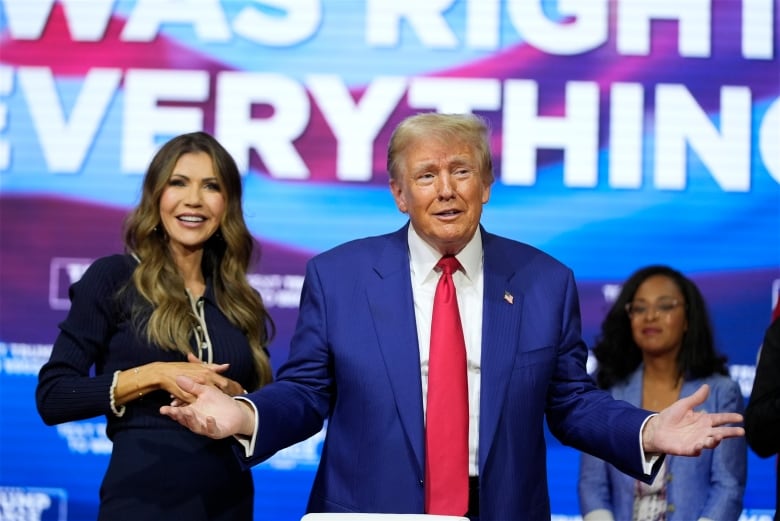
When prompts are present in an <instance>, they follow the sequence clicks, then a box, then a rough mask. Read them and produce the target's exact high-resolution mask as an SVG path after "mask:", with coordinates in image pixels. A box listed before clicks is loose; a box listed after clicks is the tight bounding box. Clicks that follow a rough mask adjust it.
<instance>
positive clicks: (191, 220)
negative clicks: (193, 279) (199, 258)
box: [160, 152, 227, 257]
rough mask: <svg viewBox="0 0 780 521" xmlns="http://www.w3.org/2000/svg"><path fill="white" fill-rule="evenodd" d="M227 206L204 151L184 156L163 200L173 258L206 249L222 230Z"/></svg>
mask: <svg viewBox="0 0 780 521" xmlns="http://www.w3.org/2000/svg"><path fill="white" fill-rule="evenodd" d="M226 207H227V203H226V201H225V195H224V193H223V188H222V185H221V183H220V181H219V178H218V177H217V174H216V173H215V172H214V167H213V165H212V161H211V157H209V155H208V154H206V153H205V152H190V153H186V154H183V155H182V156H181V157H180V158H179V160H178V161H177V162H176V165H175V166H174V168H173V172H172V173H171V177H170V178H169V179H168V183H167V185H166V186H165V188H164V189H163V192H162V195H161V197H160V219H161V221H162V224H163V226H164V227H165V232H166V233H167V234H168V237H169V243H168V244H169V247H170V248H171V252H172V254H173V255H174V257H182V256H186V255H189V254H191V253H193V252H198V251H199V250H202V249H203V245H204V244H205V243H206V241H207V240H208V239H209V238H210V237H211V236H212V235H213V234H214V232H216V231H217V229H219V226H220V224H221V223H222V218H223V217H224V215H225V210H226Z"/></svg>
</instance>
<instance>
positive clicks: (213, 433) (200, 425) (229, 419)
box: [160, 376, 255, 439]
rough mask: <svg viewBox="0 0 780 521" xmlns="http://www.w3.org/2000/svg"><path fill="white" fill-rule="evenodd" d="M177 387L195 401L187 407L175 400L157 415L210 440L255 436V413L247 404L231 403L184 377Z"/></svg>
mask: <svg viewBox="0 0 780 521" xmlns="http://www.w3.org/2000/svg"><path fill="white" fill-rule="evenodd" d="M176 384H177V385H178V386H179V387H181V389H182V390H183V391H184V392H185V393H188V394H189V395H191V396H193V397H194V398H193V399H192V400H191V401H190V402H189V403H184V402H182V401H181V400H177V399H176V400H174V401H173V403H172V404H171V405H164V406H162V407H160V414H163V415H165V416H168V417H169V418H172V419H174V420H176V421H177V422H179V423H180V424H182V425H184V426H185V427H187V428H188V429H190V430H191V431H192V432H194V433H196V434H202V435H204V436H208V437H209V438H214V439H221V438H227V437H228V436H233V435H236V434H238V435H244V436H251V435H252V434H253V433H254V429H255V416H254V415H255V413H254V410H253V409H252V406H251V405H249V404H248V403H245V402H244V401H243V400H234V399H233V398H231V397H230V396H228V395H227V394H225V393H223V392H222V391H220V390H219V389H217V388H215V387H212V386H209V385H202V384H199V383H197V382H195V381H194V380H192V379H191V378H189V377H187V376H177V377H176Z"/></svg>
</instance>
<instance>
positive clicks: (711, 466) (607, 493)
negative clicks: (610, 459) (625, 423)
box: [578, 365, 747, 521]
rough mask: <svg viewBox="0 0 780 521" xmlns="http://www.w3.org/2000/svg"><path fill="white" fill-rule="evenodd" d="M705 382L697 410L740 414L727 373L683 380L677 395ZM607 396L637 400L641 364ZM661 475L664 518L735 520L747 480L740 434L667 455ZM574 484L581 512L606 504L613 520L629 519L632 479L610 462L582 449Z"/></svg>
mask: <svg viewBox="0 0 780 521" xmlns="http://www.w3.org/2000/svg"><path fill="white" fill-rule="evenodd" d="M705 383H706V384H709V386H710V395H709V397H708V398H707V400H706V401H705V402H704V403H703V404H702V405H701V406H700V407H698V408H697V409H696V410H704V411H707V412H738V413H740V414H741V413H743V411H744V400H743V398H742V392H741V391H740V388H739V385H737V383H736V382H734V381H733V380H732V379H731V378H729V377H727V376H723V375H712V376H709V377H707V378H702V379H699V380H691V381H685V382H683V386H682V390H681V391H680V397H685V396H690V395H691V394H693V393H694V392H695V391H696V389H698V388H699V387H700V386H701V385H702V384H705ZM612 395H613V396H614V397H615V398H617V399H619V400H625V401H627V402H629V403H632V404H634V405H639V404H640V403H641V401H642V366H641V365H640V367H639V368H638V369H637V370H636V371H634V373H632V374H631V376H630V377H629V379H628V380H627V382H626V383H625V384H621V385H617V386H614V387H613V388H612ZM666 479H667V482H668V483H667V496H666V497H667V502H668V505H669V507H668V517H667V521H694V520H696V519H700V518H707V519H714V520H716V521H729V520H733V521H736V520H738V519H739V517H740V515H741V514H742V499H743V494H744V492H745V480H746V479H747V445H746V442H745V438H744V437H738V438H730V439H728V440H724V441H722V442H721V444H720V445H719V446H718V447H717V448H715V449H714V450H704V452H702V454H701V456H699V457H680V456H668V457H667V476H666ZM578 489H579V501H580V511H581V512H582V514H583V515H585V514H587V513H588V512H591V511H593V510H598V509H606V510H609V511H611V512H612V513H613V516H614V518H615V521H622V520H630V519H631V516H632V513H633V504H634V491H635V481H634V478H632V477H631V476H627V475H625V474H623V473H622V472H620V471H619V470H618V469H616V468H615V467H613V466H612V465H609V464H608V463H605V462H604V461H602V460H600V459H598V458H594V457H593V456H589V455H587V454H583V455H582V456H581V459H580V477H579V484H578Z"/></svg>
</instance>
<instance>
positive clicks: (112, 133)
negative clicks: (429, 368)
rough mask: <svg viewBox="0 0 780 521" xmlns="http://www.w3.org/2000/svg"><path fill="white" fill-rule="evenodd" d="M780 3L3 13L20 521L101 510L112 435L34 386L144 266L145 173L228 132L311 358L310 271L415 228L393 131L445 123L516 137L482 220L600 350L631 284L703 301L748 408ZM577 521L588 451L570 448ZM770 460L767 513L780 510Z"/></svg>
mask: <svg viewBox="0 0 780 521" xmlns="http://www.w3.org/2000/svg"><path fill="white" fill-rule="evenodd" d="M778 10H779V9H778V1H777V0H695V1H694V0H685V1H679V0H678V1H661V2H659V1H657V0H621V1H614V0H613V1H608V0H589V1H587V2H585V1H566V0H560V1H557V2H556V1H543V0H504V1H500V0H436V1H433V0H423V1H419V0H417V1H414V0H363V1H361V0H256V1H250V0H241V1H239V0H235V1H232V0H223V1H221V2H220V1H217V0H189V1H185V0H178V1H174V0H136V1H127V0H69V1H61V2H54V1H52V0H0V189H1V192H0V269H2V276H0V520H7V519H14V520H19V519H25V520H27V519H46V520H64V519H69V520H88V519H94V516H95V512H96V504H97V501H98V487H99V484H100V479H101V476H102V473H103V471H104V469H105V467H106V464H107V461H108V455H109V453H110V451H111V443H110V441H109V440H108V439H107V438H106V437H105V432H104V430H105V419H104V418H93V419H90V420H86V421H81V422H74V423H68V424H65V425H60V426H57V427H46V426H44V425H43V423H42V422H41V420H40V419H39V417H38V416H37V413H36V411H35V404H34V389H35V385H36V374H37V371H38V368H39V367H40V365H41V364H42V363H43V362H44V361H45V360H46V359H47V357H48V355H49V352H50V349H51V344H52V342H53V340H54V338H55V336H56V335H57V331H58V330H57V324H58V322H59V321H60V320H62V319H63V317H64V316H65V314H66V313H67V310H68V306H69V302H68V298H67V290H68V286H69V285H70V284H71V283H72V282H74V281H75V280H77V279H78V278H79V276H80V275H81V274H82V273H83V271H84V269H85V268H86V267H87V266H88V265H89V263H90V262H91V261H93V260H94V259H95V258H96V257H99V256H102V255H107V254H111V253H115V252H118V251H121V248H122V245H121V243H120V239H119V238H120V227H121V222H122V219H123V217H124V216H125V214H126V213H127V212H128V210H129V209H130V208H131V207H132V206H133V205H134V204H135V203H136V202H137V200H138V193H139V187H140V181H141V178H142V175H143V172H144V169H145V167H146V165H147V163H148V161H149V160H150V158H151V156H152V154H153V153H154V151H155V150H156V148H157V147H158V146H159V145H160V144H161V143H162V142H163V141H165V140H167V139H169V138H170V137H172V136H173V135H176V134H179V133H182V132H188V131H194V130H199V129H204V130H206V131H208V132H211V133H213V134H214V135H215V136H216V137H217V138H218V139H219V140H221V142H222V143H224V144H225V145H226V146H227V147H228V148H229V150H230V151H231V153H232V154H234V156H235V158H236V160H237V162H238V164H239V165H240V167H241V169H242V171H243V172H244V182H245V194H246V195H245V197H246V199H245V208H246V218H247V221H248V223H249V226H250V227H251V230H252V233H253V234H254V236H255V237H256V238H257V240H258V242H259V243H260V244H261V245H262V260H261V262H260V263H259V264H258V266H257V267H256V269H255V270H254V273H253V275H252V281H253V284H254V285H255V286H256V287H257V288H258V289H259V290H260V291H261V292H262V294H263V296H264V297H265V300H266V302H267V303H268V304H269V306H270V308H271V312H272V313H273V316H274V318H275V319H276V323H277V325H278V327H279V334H278V336H277V338H276V341H275V342H274V343H273V345H272V347H271V352H272V357H273V362H274V365H275V367H278V365H279V363H280V362H281V361H283V360H284V359H285V358H286V356H287V349H288V341H289V339H290V336H291V331H292V327H293V323H294V319H295V316H296V308H297V304H298V298H299V294H300V287H301V283H302V274H303V273H304V264H305V262H306V260H307V259H309V258H310V257H311V256H312V255H314V254H316V253H319V252H321V251H323V250H325V249H327V248H330V247H332V246H335V245H337V244H339V243H341V242H343V241H346V240H349V239H353V238H356V237H360V236H365V235H372V234H379V233H384V232H388V231H391V230H395V229H397V228H398V227H400V226H402V225H403V224H404V222H405V218H404V216H403V215H401V214H400V213H399V212H398V211H397V210H396V208H395V206H394V204H393V201H392V198H391V196H390V194H389V192H388V189H387V177H386V173H385V168H384V162H385V148H386V145H387V141H388V137H389V134H390V132H391V130H392V128H393V127H394V125H395V124H396V123H398V122H399V121H400V120H401V119H402V118H403V117H405V116H408V115H410V114H413V113H416V112H420V111H439V112H469V111H471V112H475V113H478V114H480V115H482V116H484V117H485V118H486V119H487V120H488V121H489V122H490V124H491V126H492V129H493V134H492V135H493V141H492V145H493V149H494V151H495V159H496V161H495V169H496V176H497V181H496V184H495V186H494V187H493V192H492V197H491V200H490V202H489V204H488V205H487V206H486V208H485V213H484V225H485V226H486V228H487V229H488V230H490V231H492V232H494V233H498V234H502V235H506V236H509V237H511V238H514V239H518V240H521V241H525V242H528V243H530V244H532V245H534V246H537V247H539V248H541V249H543V250H545V251H547V252H549V253H551V254H552V255H554V256H556V257H558V258H559V259H561V260H562V261H563V262H565V263H567V264H568V265H569V266H571V267H572V268H573V270H574V272H575V275H576V277H577V280H578V285H579V290H580V294H581V305H582V314H583V328H584V336H585V339H586V341H587V342H589V343H592V341H593V339H594V337H595V335H596V333H597V330H598V325H599V323H600V321H601V319H602V317H603V315H604V313H605V310H606V309H607V306H608V303H609V301H610V299H611V298H614V296H615V294H616V292H617V290H618V287H619V284H620V282H621V281H622V280H624V279H625V277H626V276H628V275H629V274H630V273H631V272H632V271H633V270H635V269H636V268H638V267H640V266H643V265H646V264H649V263H667V264H670V265H672V266H674V267H676V268H678V269H680V270H682V271H684V272H685V273H687V274H689V275H690V276H691V277H693V278H694V279H695V280H696V282H697V283H698V284H699V285H700V286H701V289H702V290H703V292H704V294H705V296H706V298H707V301H708V303H709V305H710V306H711V311H712V315H713V318H714V322H715V328H716V334H717V340H718V345H719V347H720V348H721V349H722V350H723V351H724V352H725V353H727V354H728V356H729V360H730V362H731V364H732V366H731V367H732V374H733V376H734V377H735V378H737V379H738V380H739V381H740V383H741V384H742V389H743V391H744V394H745V396H746V397H747V396H748V395H749V392H750V388H751V385H752V378H753V372H754V369H755V359H756V353H757V349H758V346H759V343H760V342H761V337H762V333H763V331H764V328H765V327H766V326H767V324H768V321H769V317H770V310H771V307H772V305H773V303H774V301H776V299H777V298H778V291H779V290H778V287H779V286H780V103H779V102H778V95H779V94H780V66H779V65H780V61H779V60H778V48H779V47H780V45H778V32H777V31H778V26H779V25H778ZM323 435H324V433H320V435H318V436H315V437H314V438H312V439H310V440H308V441H306V442H304V443H301V444H299V445H297V446H294V447H292V448H290V449H288V450H285V451H283V452H282V453H279V454H278V455H276V456H275V457H274V458H273V459H271V460H270V461H268V462H266V463H263V464H261V465H259V466H257V467H256V469H255V471H254V472H255V476H256V487H257V491H258V494H257V518H258V519H263V520H274V521H285V520H297V519H299V518H300V516H301V515H302V514H303V512H304V508H305V502H306V497H307V492H308V488H309V485H310V483H311V480H312V477H313V472H314V469H315V467H316V465H317V461H318V458H319V453H320V447H321V443H322V439H323ZM548 451H549V466H550V494H551V497H552V505H553V511H554V513H555V517H556V518H557V519H576V518H577V517H578V516H579V512H578V508H577V503H576V488H575V484H576V474H577V465H578V463H577V461H578V460H577V453H576V452H575V451H573V450H572V449H570V448H566V447H563V446H561V445H560V444H559V443H558V442H557V441H556V440H555V439H554V438H552V437H549V443H548ZM774 479H775V476H774V471H773V460H761V459H759V458H757V457H756V456H755V455H754V454H753V453H752V452H751V453H750V461H749V480H748V486H747V492H746V495H745V509H746V510H745V519H750V520H758V519H769V516H770V515H771V513H772V510H771V509H772V508H773V505H774V502H773V497H774Z"/></svg>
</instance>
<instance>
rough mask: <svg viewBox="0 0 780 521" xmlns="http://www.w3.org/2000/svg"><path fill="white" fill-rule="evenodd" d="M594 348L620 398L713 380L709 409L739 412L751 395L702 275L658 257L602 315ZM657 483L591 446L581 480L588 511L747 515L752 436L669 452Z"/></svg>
mask: <svg viewBox="0 0 780 521" xmlns="http://www.w3.org/2000/svg"><path fill="white" fill-rule="evenodd" d="M593 354H594V355H595V357H596V360H597V361H598V369H597V370H596V373H595V378H596V382H597V383H598V385H599V386H600V387H602V388H604V389H609V390H610V391H611V393H612V395H613V396H614V397H615V398H618V399H621V400H625V401H627V402H630V403H632V404H634V405H637V406H640V407H642V408H644V409H647V410H650V411H656V412H657V411H660V410H661V409H663V408H665V407H667V406H668V405H669V404H671V403H672V402H674V401H675V400H677V399H679V398H682V397H685V396H688V395H690V394H693V392H694V391H696V389H698V388H699V387H700V386H701V385H702V384H705V383H706V384H709V386H710V395H709V397H708V398H707V401H706V402H704V404H703V405H702V407H701V409H702V410H706V411H707V412H739V413H742V412H743V410H744V401H743V398H742V393H741V391H740V388H739V386H738V385H737V383H736V382H734V381H733V380H732V379H731V378H730V377H729V376H728V374H729V373H728V369H727V366H726V359H725V357H724V356H722V355H721V354H719V353H718V352H717V351H716V349H715V345H714V341H713V333H712V327H711V325H710V319H709V315H708V313H707V306H706V304H705V302H704V298H703V297H702V295H701V292H700V291H699V289H698V287H697V286H696V284H694V283H693V281H691V280H690V279H689V278H687V277H686V276H684V275H683V274H682V273H680V272H678V271H677V270H674V269H672V268H670V267H668V266H648V267H645V268H642V269H640V270H638V271H636V272H635V273H634V274H632V275H631V276H630V277H629V278H628V280H627V281H626V282H625V283H624V284H623V287H622V289H621V292H620V295H619V296H618V298H617V300H616V301H615V303H614V304H613V306H612V308H611V309H610V310H609V312H608V314H607V316H606V318H605V319H604V321H603V323H602V324H601V333H600V335H599V337H598V338H597V342H596V345H595V347H594V348H593ZM662 465H663V466H662V468H661V471H660V472H659V473H658V476H657V477H656V479H655V481H654V482H653V483H652V484H651V485H646V484H644V483H640V482H638V481H636V480H635V479H633V478H631V477H629V476H627V475H625V474H623V473H621V472H619V471H618V470H617V469H615V468H614V467H613V466H611V465H609V464H608V463H606V462H604V461H602V460H600V459H598V458H594V457H593V456H590V455H588V454H584V453H583V455H582V456H581V461H580V475H579V483H578V492H579V501H580V510H581V512H582V514H583V516H584V520H585V521H596V520H619V521H624V520H633V521H660V520H664V521H676V520H681V521H692V520H717V521H723V520H735V521H736V520H737V519H739V517H740V515H741V513H742V499H743V494H744V489H745V480H746V475H747V446H746V442H745V439H744V438H733V439H728V440H724V441H723V442H722V443H721V444H720V445H719V446H718V447H717V448H715V449H714V450H705V451H703V452H702V454H701V456H699V457H697V458H676V457H673V456H667V457H666V458H665V460H664V461H663V464H662Z"/></svg>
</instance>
